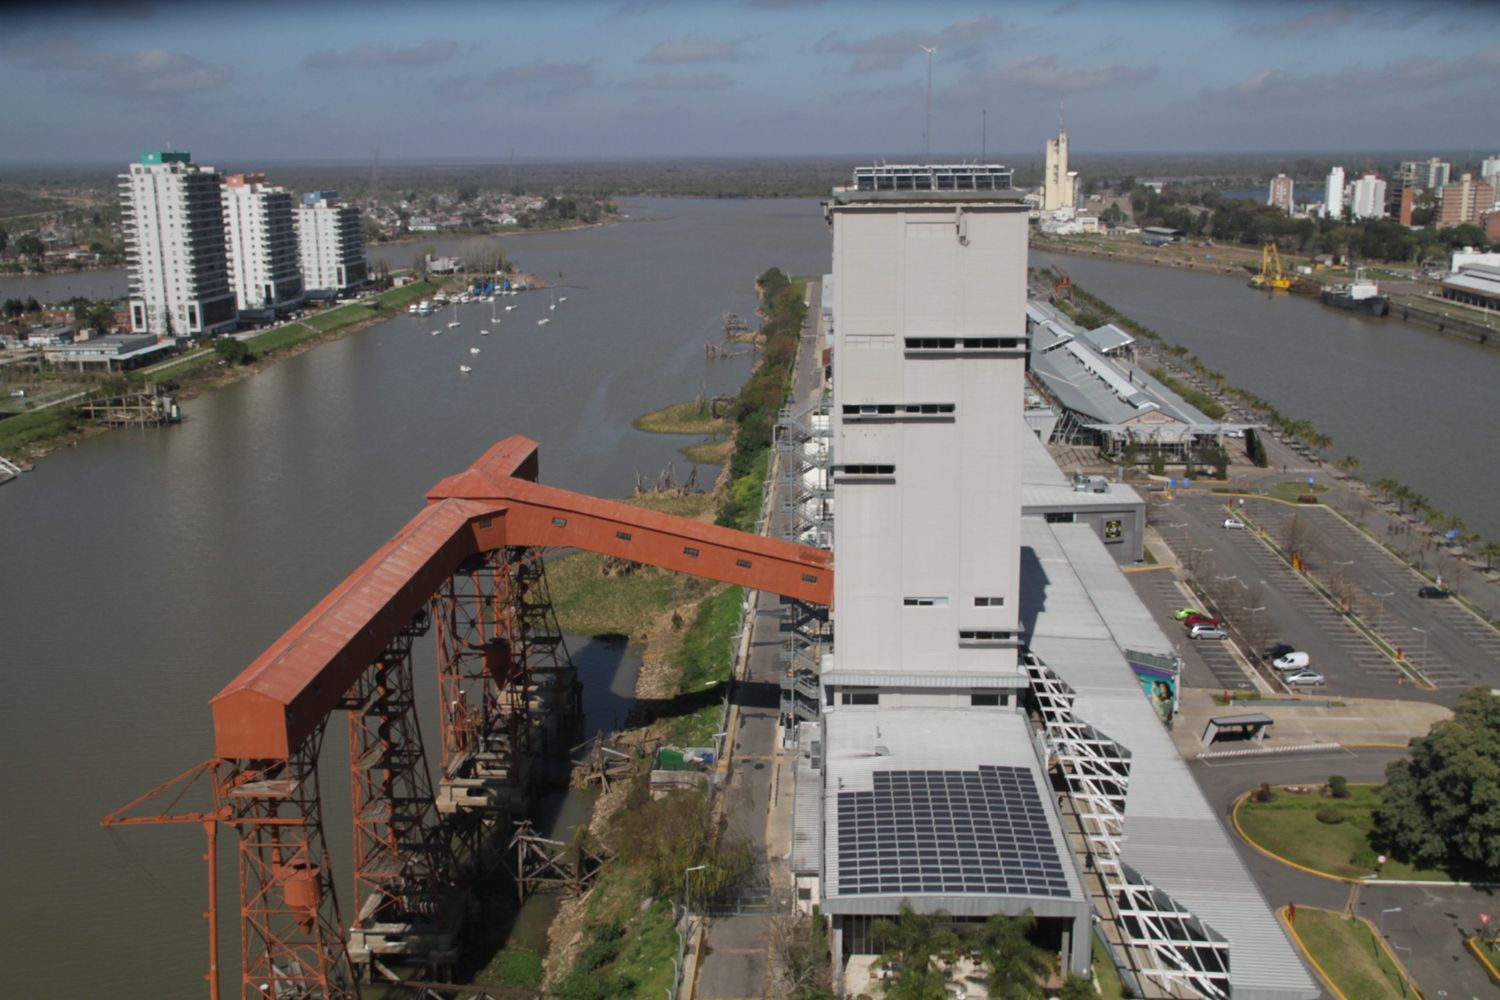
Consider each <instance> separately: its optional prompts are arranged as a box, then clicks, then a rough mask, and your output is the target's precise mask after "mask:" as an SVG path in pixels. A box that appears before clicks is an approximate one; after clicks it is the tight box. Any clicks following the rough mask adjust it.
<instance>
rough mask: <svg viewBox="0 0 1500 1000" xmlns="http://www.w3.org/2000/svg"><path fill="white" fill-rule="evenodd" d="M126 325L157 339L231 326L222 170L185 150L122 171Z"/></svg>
mask: <svg viewBox="0 0 1500 1000" xmlns="http://www.w3.org/2000/svg"><path fill="white" fill-rule="evenodd" d="M120 195H121V201H122V202H123V209H124V225H125V255H126V260H127V262H128V264H129V267H130V328H131V330H132V331H134V332H136V333H150V334H154V335H155V336H158V337H167V336H171V337H195V336H199V335H202V334H213V333H219V332H222V331H224V330H227V329H232V328H233V327H234V324H235V304H234V292H233V291H232V290H231V288H230V286H229V270H228V262H227V259H226V254H225V246H224V212H223V206H222V204H221V202H220V199H219V173H218V171H216V170H214V169H213V168H212V167H201V166H198V165H197V164H195V163H193V162H192V155H191V154H189V153H186V152H168V151H157V152H151V153H145V154H143V155H142V156H141V159H140V162H139V163H132V164H131V165H130V168H129V171H128V172H127V173H124V174H121V175H120Z"/></svg>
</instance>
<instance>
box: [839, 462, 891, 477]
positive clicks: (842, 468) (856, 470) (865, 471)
mask: <svg viewBox="0 0 1500 1000" xmlns="http://www.w3.org/2000/svg"><path fill="white" fill-rule="evenodd" d="M833 474H834V475H835V476H847V477H855V476H864V477H876V476H894V475H895V474H896V467H895V466H894V465H835V466H834V467H833Z"/></svg>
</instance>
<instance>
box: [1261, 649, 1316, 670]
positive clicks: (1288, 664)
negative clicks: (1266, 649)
mask: <svg viewBox="0 0 1500 1000" xmlns="http://www.w3.org/2000/svg"><path fill="white" fill-rule="evenodd" d="M1311 664H1312V658H1311V657H1310V656H1308V655H1307V654H1306V653H1301V652H1292V653H1287V654H1286V655H1285V656H1278V657H1276V659H1274V660H1272V661H1271V666H1273V667H1275V668H1276V669H1277V670H1305V669H1307V667H1308V666H1310V665H1311Z"/></svg>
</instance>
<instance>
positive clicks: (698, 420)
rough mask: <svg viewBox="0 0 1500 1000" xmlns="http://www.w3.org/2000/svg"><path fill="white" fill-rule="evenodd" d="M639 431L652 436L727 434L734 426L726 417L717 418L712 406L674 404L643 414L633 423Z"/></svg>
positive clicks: (692, 403)
mask: <svg viewBox="0 0 1500 1000" xmlns="http://www.w3.org/2000/svg"><path fill="white" fill-rule="evenodd" d="M631 426H633V427H634V428H635V429H636V430H638V431H646V432H648V433H651V434H695V435H697V434H727V433H729V432H730V431H731V430H733V429H734V428H733V425H732V424H731V423H730V422H729V421H728V420H727V419H725V418H724V417H715V416H713V414H712V411H711V408H710V404H707V403H704V404H703V405H701V406H700V405H699V404H698V403H697V402H694V401H689V402H686V403H673V404H672V405H671V406H663V407H662V408H661V409H659V410H652V411H651V412H650V413H643V414H641V415H640V416H639V417H636V418H635V420H633V421H631Z"/></svg>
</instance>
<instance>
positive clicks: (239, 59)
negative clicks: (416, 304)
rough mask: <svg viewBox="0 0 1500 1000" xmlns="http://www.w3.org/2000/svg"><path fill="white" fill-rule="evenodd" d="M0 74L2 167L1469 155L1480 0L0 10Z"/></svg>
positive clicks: (1490, 133) (1480, 40)
mask: <svg viewBox="0 0 1500 1000" xmlns="http://www.w3.org/2000/svg"><path fill="white" fill-rule="evenodd" d="M924 47H926V48H932V49H935V52H934V53H933V54H932V57H931V72H932V79H931V88H932V98H931V108H932V110H931V135H930V139H929V137H928V136H927V134H926V133H927V124H926V123H927V106H928V100H927V84H928V77H927V73H928V55H927V53H926V52H925V51H924ZM0 95H3V97H0V163H12V164H18V163H62V162H79V163H111V162H122V163H123V162H125V161H128V160H130V159H133V158H135V157H136V156H137V155H139V153H140V152H142V151H144V150H148V149H159V148H167V147H170V148H176V149H187V150H190V151H191V152H192V153H193V154H194V158H195V159H196V160H198V161H199V162H202V163H210V164H213V163H217V162H233V163H237V164H241V165H244V164H246V163H254V162H256V161H257V160H263V161H265V162H269V163H277V162H299V161H307V162H342V163H366V162H370V161H371V160H372V159H375V158H379V159H382V160H384V161H386V162H392V163H394V162H402V161H423V160H442V159H463V160H473V161H482V162H501V161H504V160H506V159H508V158H509V157H511V156H512V155H513V156H514V157H515V158H516V160H517V161H518V162H526V161H556V160H576V159H622V158H664V157H668V158H670V157H678V158H699V157H747V156H770V157H796V156H822V155H832V156H841V155H851V154H860V155H874V156H879V157H883V158H886V159H891V160H899V159H903V158H906V157H910V156H913V155H916V154H921V153H922V152H923V151H924V149H925V148H927V146H928V145H929V143H930V147H931V149H932V150H933V152H934V153H935V154H937V153H940V154H949V155H962V156H964V157H974V156H977V155H979V153H980V151H981V147H983V148H984V150H985V151H987V152H988V153H989V154H991V155H992V156H994V155H995V154H999V153H1007V152H1009V153H1021V154H1024V155H1025V156H1026V157H1027V158H1028V159H1031V158H1035V157H1037V156H1040V151H1041V149H1042V145H1043V142H1044V141H1045V139H1046V138H1047V137H1048V136H1050V135H1052V134H1054V133H1055V132H1056V130H1057V126H1058V121H1059V116H1060V113H1065V115H1066V123H1067V128H1068V133H1069V138H1070V140H1071V144H1072V148H1073V150H1074V157H1075V160H1076V159H1077V157H1078V155H1079V154H1086V153H1087V152H1088V151H1090V150H1092V151H1096V152H1174V153H1175V152H1276V151H1289V152H1290V151H1308V152H1323V151H1327V152H1339V151H1353V150H1387V149H1401V150H1411V151H1413V152H1415V151H1418V150H1423V149H1433V150H1465V151H1474V152H1478V153H1491V154H1492V153H1494V152H1496V151H1497V150H1500V3H1493V2H1466V0H1447V2H1438V3H1427V2H1415V0H1409V2H1399V0H1390V2H1387V0H1360V2H1335V3H1286V2H1279V0H1262V2H1258V3H1233V2H1222V3H1218V2H1213V0H1200V2H1186V0H1180V2H1179V0H1169V2H1163V0H1158V2H1154V3H1143V2H1126V0H1077V2H1062V3H1058V2H1046V3H1027V2H1024V0H1023V2H1011V3H1000V2H987V3H986V2H976V0H970V2H960V0H953V2H948V0H931V2H912V0H907V2H904V3H894V2H886V0H862V2H858V3H855V2H845V0H544V2H535V0H488V2H474V3H454V2H449V0H425V2H421V3H413V2H404V3H399V4H397V3H387V2H384V0H366V2H363V3H350V2H337V0H335V2H325V3H310V4H309V3H304V4H300V5H298V4H292V3H287V2H283V0H267V2H259V3H240V4H233V5H231V4H226V3H217V2H198V3H192V4H180V3H170V2H157V0H103V2H96V3H72V4H62V5H59V4H55V3H54V4H36V5H27V4H20V5H14V4H12V5H8V6H4V7H0ZM1064 109H1065V111H1064Z"/></svg>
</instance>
